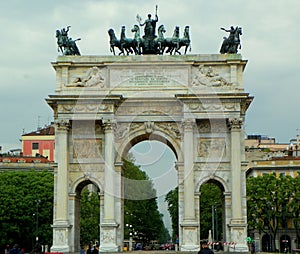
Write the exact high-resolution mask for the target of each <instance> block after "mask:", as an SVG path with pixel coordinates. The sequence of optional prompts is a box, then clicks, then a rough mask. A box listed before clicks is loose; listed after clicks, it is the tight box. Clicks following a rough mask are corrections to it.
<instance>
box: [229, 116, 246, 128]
mask: <svg viewBox="0 0 300 254" xmlns="http://www.w3.org/2000/svg"><path fill="white" fill-rule="evenodd" d="M242 125H243V119H242V118H230V119H228V122H227V126H228V128H229V130H240V129H241V128H242Z"/></svg>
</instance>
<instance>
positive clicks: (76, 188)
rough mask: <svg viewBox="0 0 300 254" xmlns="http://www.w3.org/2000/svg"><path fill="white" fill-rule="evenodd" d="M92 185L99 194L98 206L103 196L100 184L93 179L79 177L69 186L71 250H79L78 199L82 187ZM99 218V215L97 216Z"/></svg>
mask: <svg viewBox="0 0 300 254" xmlns="http://www.w3.org/2000/svg"><path fill="white" fill-rule="evenodd" d="M89 184H92V185H93V186H95V187H96V188H97V189H98V190H99V191H100V192H98V191H97V192H98V193H99V194H100V196H99V204H100V205H101V202H102V200H101V196H103V188H102V187H101V183H100V182H99V181H98V179H96V178H95V177H90V176H89V177H86V176H81V177H79V178H77V179H76V180H74V181H73V182H72V183H71V185H70V192H69V220H70V223H71V225H73V226H72V227H71V228H70V232H71V234H72V235H73V242H71V244H72V246H71V247H72V248H74V249H80V246H79V244H80V206H81V204H80V199H81V192H82V190H83V188H84V187H86V186H87V185H89ZM99 218H100V214H99Z"/></svg>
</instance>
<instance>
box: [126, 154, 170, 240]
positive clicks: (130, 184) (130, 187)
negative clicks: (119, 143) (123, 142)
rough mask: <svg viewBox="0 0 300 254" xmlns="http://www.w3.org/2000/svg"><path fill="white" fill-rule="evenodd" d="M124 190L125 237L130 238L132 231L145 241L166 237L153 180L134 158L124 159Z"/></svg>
mask: <svg viewBox="0 0 300 254" xmlns="http://www.w3.org/2000/svg"><path fill="white" fill-rule="evenodd" d="M124 192H125V200H124V224H125V230H124V231H125V232H124V237H125V238H127V239H128V238H129V234H130V233H132V234H133V237H136V238H137V239H139V240H141V241H142V242H144V243H147V242H149V241H150V240H157V239H161V238H164V237H165V235H166V228H165V226H164V224H163V220H162V217H163V215H162V214H160V213H159V210H158V206H157V198H156V191H155V189H154V188H153V182H152V181H151V180H150V179H149V177H148V176H147V174H146V173H145V172H143V171H142V170H140V168H139V167H138V166H136V165H134V163H133V161H132V158H131V160H124ZM126 225H127V227H126ZM130 225H131V227H130Z"/></svg>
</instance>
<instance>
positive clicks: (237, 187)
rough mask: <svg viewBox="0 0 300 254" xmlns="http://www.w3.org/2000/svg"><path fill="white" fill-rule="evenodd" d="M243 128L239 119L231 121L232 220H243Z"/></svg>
mask: <svg viewBox="0 0 300 254" xmlns="http://www.w3.org/2000/svg"><path fill="white" fill-rule="evenodd" d="M241 126H242V120H241V119H238V118H234V119H230V120H229V129H230V132H231V133H230V134H231V180H232V182H231V184H232V192H231V202H232V218H234V219H238V220H241V219H242V207H241V205H242V202H241V200H242V199H241Z"/></svg>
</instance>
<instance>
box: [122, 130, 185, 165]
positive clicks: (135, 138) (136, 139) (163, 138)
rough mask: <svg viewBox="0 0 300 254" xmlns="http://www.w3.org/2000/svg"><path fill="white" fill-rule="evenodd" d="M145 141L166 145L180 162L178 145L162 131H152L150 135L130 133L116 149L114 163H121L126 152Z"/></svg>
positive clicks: (142, 132) (180, 152)
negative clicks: (154, 141)
mask: <svg viewBox="0 0 300 254" xmlns="http://www.w3.org/2000/svg"><path fill="white" fill-rule="evenodd" d="M145 140H149V141H151V140H156V141H160V142H162V143H164V144H165V145H167V146H168V147H169V148H170V149H171V150H172V151H173V153H174V154H175V157H176V159H177V161H182V160H183V156H182V151H181V147H180V143H179V142H178V141H177V140H176V139H174V138H173V137H171V136H170V135H169V134H168V133H166V132H162V131H154V132H151V133H147V132H145V131H138V132H132V133H130V135H129V136H128V137H127V138H126V142H122V144H121V146H119V147H118V151H119V152H118V153H117V158H116V162H120V161H122V158H124V156H126V154H127V153H128V151H129V150H130V149H131V148H132V147H133V146H134V145H136V144H138V143H140V142H142V141H145Z"/></svg>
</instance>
